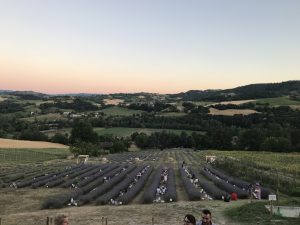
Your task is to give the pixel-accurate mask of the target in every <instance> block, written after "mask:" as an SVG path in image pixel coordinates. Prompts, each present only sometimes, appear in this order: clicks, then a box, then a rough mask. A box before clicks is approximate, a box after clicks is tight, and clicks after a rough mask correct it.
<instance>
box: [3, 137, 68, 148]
mask: <svg viewBox="0 0 300 225" xmlns="http://www.w3.org/2000/svg"><path fill="white" fill-rule="evenodd" d="M0 148H69V146H67V145H63V144H57V143H51V142H45V141H22V140H12V139H4V138H0Z"/></svg>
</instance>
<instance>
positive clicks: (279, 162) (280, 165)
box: [198, 150, 300, 174]
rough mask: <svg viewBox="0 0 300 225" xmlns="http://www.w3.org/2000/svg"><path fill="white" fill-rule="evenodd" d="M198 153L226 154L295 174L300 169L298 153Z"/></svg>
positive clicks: (259, 165) (207, 153) (201, 153)
mask: <svg viewBox="0 0 300 225" xmlns="http://www.w3.org/2000/svg"><path fill="white" fill-rule="evenodd" d="M198 154H200V155H203V157H204V155H216V156H219V157H221V156H227V157H231V158H235V159H238V160H245V161H249V162H254V163H255V164H256V165H257V166H258V167H261V168H263V169H269V168H270V169H271V168H273V169H275V168H276V169H277V170H279V171H283V172H285V173H290V174H295V173H298V174H299V171H300V153H274V152H255V151H214V150H210V151H201V152H199V153H198Z"/></svg>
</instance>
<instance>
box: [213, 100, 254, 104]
mask: <svg viewBox="0 0 300 225" xmlns="http://www.w3.org/2000/svg"><path fill="white" fill-rule="evenodd" d="M254 101H256V100H254V99H250V100H238V101H225V102H220V103H217V104H222V105H228V104H233V105H241V104H245V103H248V102H254Z"/></svg>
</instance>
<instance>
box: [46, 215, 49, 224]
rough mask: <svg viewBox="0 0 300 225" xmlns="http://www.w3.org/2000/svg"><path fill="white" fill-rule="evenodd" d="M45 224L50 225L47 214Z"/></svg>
mask: <svg viewBox="0 0 300 225" xmlns="http://www.w3.org/2000/svg"><path fill="white" fill-rule="evenodd" d="M46 225H50V218H49V216H47V220H46Z"/></svg>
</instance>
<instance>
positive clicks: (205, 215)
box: [197, 209, 216, 225]
mask: <svg viewBox="0 0 300 225" xmlns="http://www.w3.org/2000/svg"><path fill="white" fill-rule="evenodd" d="M201 216H202V219H201V221H199V222H198V223H197V225H216V224H215V223H213V222H212V217H211V212H210V211H209V210H208V209H204V210H202V215H201Z"/></svg>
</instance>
